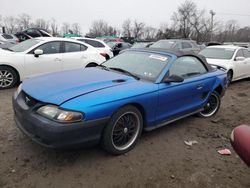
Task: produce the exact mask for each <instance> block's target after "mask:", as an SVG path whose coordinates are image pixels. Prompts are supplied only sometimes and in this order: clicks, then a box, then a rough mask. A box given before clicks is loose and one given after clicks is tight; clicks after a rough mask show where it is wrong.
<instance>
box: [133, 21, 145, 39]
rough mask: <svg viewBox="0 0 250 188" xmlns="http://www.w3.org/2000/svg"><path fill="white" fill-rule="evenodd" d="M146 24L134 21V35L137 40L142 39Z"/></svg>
mask: <svg viewBox="0 0 250 188" xmlns="http://www.w3.org/2000/svg"><path fill="white" fill-rule="evenodd" d="M144 28H145V24H144V23H143V22H138V21H137V20H135V21H134V28H133V35H134V37H135V38H140V37H141V36H142V34H143V30H144Z"/></svg>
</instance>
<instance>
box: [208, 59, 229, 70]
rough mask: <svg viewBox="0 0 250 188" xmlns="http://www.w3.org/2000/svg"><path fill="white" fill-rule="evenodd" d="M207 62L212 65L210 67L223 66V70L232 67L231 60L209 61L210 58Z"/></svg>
mask: <svg viewBox="0 0 250 188" xmlns="http://www.w3.org/2000/svg"><path fill="white" fill-rule="evenodd" d="M206 60H207V62H208V63H209V64H210V65H218V66H221V67H223V68H226V69H228V67H230V66H231V60H225V59H209V58H206Z"/></svg>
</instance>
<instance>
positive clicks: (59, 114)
mask: <svg viewBox="0 0 250 188" xmlns="http://www.w3.org/2000/svg"><path fill="white" fill-rule="evenodd" d="M37 113H38V114H40V115H41V116H43V117H46V118H48V119H52V120H54V121H58V122H62V123H73V122H78V121H81V120H82V119H83V114H82V113H80V112H74V111H68V110H61V109H59V108H58V107H57V106H53V105H46V106H43V107H41V108H39V109H38V110H37Z"/></svg>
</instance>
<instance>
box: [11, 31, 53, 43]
mask: <svg viewBox="0 0 250 188" xmlns="http://www.w3.org/2000/svg"><path fill="white" fill-rule="evenodd" d="M15 35H16V37H17V38H18V39H19V40H20V42H22V41H25V40H28V39H31V38H36V37H52V35H51V34H50V33H49V32H48V31H46V30H45V29H42V28H29V29H26V30H24V31H21V32H18V33H16V34H15Z"/></svg>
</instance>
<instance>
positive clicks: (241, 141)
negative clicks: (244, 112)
mask: <svg viewBox="0 0 250 188" xmlns="http://www.w3.org/2000/svg"><path fill="white" fill-rule="evenodd" d="M231 144H232V146H233V148H234V150H235V151H236V153H237V154H238V155H239V156H240V157H241V159H242V160H243V161H244V162H245V163H246V164H247V165H248V166H249V167H250V126H249V125H240V126H238V127H236V128H235V129H234V130H233V132H232V134H231Z"/></svg>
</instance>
